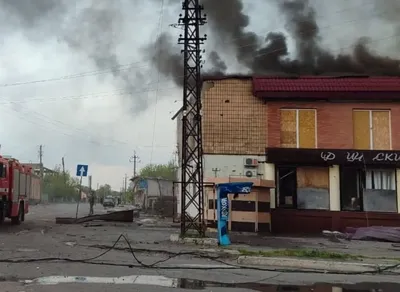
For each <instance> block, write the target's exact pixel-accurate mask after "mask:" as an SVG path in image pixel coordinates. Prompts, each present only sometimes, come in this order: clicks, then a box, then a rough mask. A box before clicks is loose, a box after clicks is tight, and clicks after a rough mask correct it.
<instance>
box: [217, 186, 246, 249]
mask: <svg viewBox="0 0 400 292" xmlns="http://www.w3.org/2000/svg"><path fill="white" fill-rule="evenodd" d="M252 186H253V183H252V182H235V183H221V184H217V185H216V190H217V220H218V225H217V227H218V244H219V245H222V246H224V245H230V244H231V241H230V239H229V235H228V222H229V198H228V194H235V195H238V194H249V193H250V192H251V188H252Z"/></svg>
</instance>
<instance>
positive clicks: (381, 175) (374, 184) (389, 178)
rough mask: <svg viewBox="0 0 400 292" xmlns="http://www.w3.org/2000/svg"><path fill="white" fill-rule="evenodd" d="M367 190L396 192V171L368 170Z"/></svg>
mask: <svg viewBox="0 0 400 292" xmlns="http://www.w3.org/2000/svg"><path fill="white" fill-rule="evenodd" d="M365 188H366V189H367V190H396V175H395V171H394V170H367V171H366V174H365Z"/></svg>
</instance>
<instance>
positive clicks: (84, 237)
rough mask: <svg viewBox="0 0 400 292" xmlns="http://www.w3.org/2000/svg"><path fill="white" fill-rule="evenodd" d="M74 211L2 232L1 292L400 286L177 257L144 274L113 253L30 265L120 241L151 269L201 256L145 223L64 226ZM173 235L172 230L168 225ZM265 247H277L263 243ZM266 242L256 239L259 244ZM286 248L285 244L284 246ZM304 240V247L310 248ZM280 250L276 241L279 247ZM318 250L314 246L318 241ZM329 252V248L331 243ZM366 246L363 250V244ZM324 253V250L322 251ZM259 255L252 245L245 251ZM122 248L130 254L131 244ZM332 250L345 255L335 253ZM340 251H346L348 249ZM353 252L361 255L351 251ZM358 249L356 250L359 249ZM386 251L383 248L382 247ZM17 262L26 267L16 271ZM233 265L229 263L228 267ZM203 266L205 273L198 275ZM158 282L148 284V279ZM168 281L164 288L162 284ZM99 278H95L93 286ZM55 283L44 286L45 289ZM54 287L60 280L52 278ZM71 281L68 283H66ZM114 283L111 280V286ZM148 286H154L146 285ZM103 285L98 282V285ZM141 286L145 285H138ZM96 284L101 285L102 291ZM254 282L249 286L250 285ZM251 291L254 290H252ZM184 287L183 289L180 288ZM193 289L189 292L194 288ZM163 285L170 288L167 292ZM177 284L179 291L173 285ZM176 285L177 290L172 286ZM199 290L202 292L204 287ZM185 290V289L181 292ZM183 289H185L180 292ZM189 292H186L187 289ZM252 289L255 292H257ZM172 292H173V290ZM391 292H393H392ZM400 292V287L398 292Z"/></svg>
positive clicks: (37, 216)
mask: <svg viewBox="0 0 400 292" xmlns="http://www.w3.org/2000/svg"><path fill="white" fill-rule="evenodd" d="M75 208H76V206H75V205H73V204H62V205H61V204H59V205H44V206H40V205H39V206H33V207H32V208H31V213H30V214H29V216H27V218H26V222H24V223H22V224H21V225H20V226H11V225H10V224H6V225H4V226H1V227H0V281H1V282H2V283H1V291H7V292H17V291H18V292H20V291H25V292H28V291H29V292H42V291H43V292H47V291H60V292H64V291H193V290H191V289H190V288H189V287H193V285H195V284H193V283H192V282H193V280H198V281H200V282H195V283H196V285H200V286H201V285H202V287H203V288H204V290H203V291H235V290H236V289H233V288H234V287H221V286H223V285H222V284H221V283H224V284H232V283H234V282H235V283H238V282H239V283H242V284H241V285H240V284H237V285H236V286H235V287H236V288H237V291H257V289H258V291H262V290H261V288H257V287H258V286H257V285H261V284H260V283H264V284H265V283H268V284H313V283H315V282H326V283H357V282H377V283H379V282H393V283H395V282H400V279H399V277H398V276H361V275H357V276H344V275H331V274H329V273H327V274H312V273H306V274H304V273H281V272H273V271H271V272H268V271H261V270H251V269H240V268H235V269H226V268H227V266H224V267H222V266H221V265H222V264H221V262H218V261H214V260H212V259H209V258H199V257H196V256H193V255H186V256H180V257H174V258H171V259H169V260H168V261H166V262H165V263H162V267H163V268H144V267H143V266H138V265H137V261H136V260H135V259H134V258H133V256H132V254H131V253H130V252H128V251H126V250H112V251H110V252H107V253H106V254H105V255H103V256H101V257H100V258H98V259H96V264H88V263H83V262H65V261H63V262H51V261H42V262H39V261H35V262H27V260H29V259H33V258H36V259H37V258H44V257H54V258H69V259H80V260H82V259H87V258H92V257H96V256H98V255H99V254H101V253H103V252H105V251H106V249H105V248H107V246H111V245H113V243H114V242H115V240H116V239H117V238H118V236H119V235H120V234H125V235H126V236H127V237H128V238H129V242H130V243H131V244H132V245H133V247H134V248H135V249H138V248H141V249H150V250H157V252H145V251H141V252H136V253H135V256H136V257H137V259H138V260H139V261H141V262H142V263H144V264H145V265H149V264H152V263H154V262H156V261H159V260H162V259H167V258H168V257H169V256H168V254H166V253H167V252H179V251H191V250H193V251H194V250H199V249H201V248H203V247H199V246H197V247H196V246H183V245H176V244H173V243H171V242H169V236H170V234H171V233H176V232H178V230H177V229H174V228H161V227H159V228H154V227H146V224H137V223H135V222H134V223H129V224H125V223H104V224H97V223H96V224H93V225H89V226H87V227H85V225H56V224H55V223H54V218H55V217H56V216H60V217H64V216H65V217H68V216H74V215H75ZM80 209H81V212H82V213H81V214H82V215H87V212H88V210H89V207H88V205H85V204H83V205H82V206H81V208H80ZM95 211H96V212H105V211H104V208H102V207H101V206H96V210H95ZM165 226H166V227H168V224H166V225H165ZM261 239H262V240H270V239H263V238H261ZM257 240H260V238H255V241H257ZM277 240H278V239H277ZM294 240H296V241H298V242H300V246H302V247H304V246H309V239H294ZM303 240H304V241H303ZM271 242H272V241H271ZM311 242H313V241H311ZM323 244H328V243H325V242H323ZM362 244H363V243H362ZM314 245H319V243H314ZM239 246H241V247H246V248H261V245H260V246H256V247H255V246H254V245H253V247H251V246H250V244H249V243H244V242H241V244H240V245H239ZM117 247H120V248H121V249H122V248H126V247H127V244H126V243H125V244H121V245H120V244H118V245H117ZM331 248H338V246H336V245H334V246H333V247H331ZM340 248H344V247H341V246H340ZM351 248H353V247H351ZM354 248H355V247H354ZM374 248H378V247H374ZM11 260H14V261H15V260H18V261H19V262H16V263H11V262H10V261H11ZM224 261H226V262H229V259H224ZM193 265H196V266H197V267H198V268H199V267H201V269H200V268H199V269H196V270H193V269H190V267H193ZM146 275H147V276H154V277H153V278H148V279H147V278H144V279H145V280H143V276H146ZM50 276H69V277H78V278H73V279H75V280H74V281H77V282H79V283H62V284H58V285H57V286H54V285H38V284H35V283H30V284H24V283H22V282H21V281H32V280H35V279H37V278H41V277H50ZM132 276H139V277H137V279H136V278H135V277H132ZM160 276H164V277H166V278H165V279H164V282H162V281H161V282H160V281H159V280H157V279H158V278H159V277H160ZM86 277H95V278H86ZM120 277H128V278H123V279H132V278H134V279H136V282H134V283H133V282H129V281H130V280H126V281H127V284H105V283H104V282H106V281H117V282H118V281H120V280H121V278H120ZM46 279H49V278H44V279H42V280H43V281H45V280H46ZM50 279H53V278H50ZM65 279H67V278H65ZM65 279H64V280H65ZM110 279H111V280H110ZM146 279H147V280H146ZM96 281H97V282H96ZM140 281H141V284H140V283H138V282H140ZM93 282H96V283H97V284H94V283H93ZM170 282H171V283H172V284H173V285H175V286H173V287H172V286H171V287H172V288H168V287H163V286H162V284H160V283H164V284H165V283H170ZM244 282H246V283H244ZM247 282H249V283H251V285H250V284H249V283H247ZM177 283H178V284H177ZM188 283H189V284H190V283H191V284H190V285H189V284H188ZM164 284H163V285H164ZM172 284H171V285H172ZM168 285H169V284H168ZM196 285H195V286H196ZM177 286H178V287H177ZM180 287H183V288H180ZM185 287H186V288H185ZM250 288H252V289H253V290H251V289H250ZM171 289H172V290H171ZM385 291H386V290H385ZM395 291H398V287H397V290H395Z"/></svg>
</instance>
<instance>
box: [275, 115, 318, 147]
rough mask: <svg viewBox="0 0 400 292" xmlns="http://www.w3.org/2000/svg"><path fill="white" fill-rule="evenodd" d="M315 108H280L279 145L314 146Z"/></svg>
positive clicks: (315, 140)
mask: <svg viewBox="0 0 400 292" xmlns="http://www.w3.org/2000/svg"><path fill="white" fill-rule="evenodd" d="M316 142H317V139H316V110H315V109H282V110H281V147H283V148H316V147H317V145H316V144H317V143H316Z"/></svg>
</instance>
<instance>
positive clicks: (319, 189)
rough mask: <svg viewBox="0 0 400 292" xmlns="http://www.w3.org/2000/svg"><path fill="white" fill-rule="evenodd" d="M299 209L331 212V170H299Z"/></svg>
mask: <svg viewBox="0 0 400 292" xmlns="http://www.w3.org/2000/svg"><path fill="white" fill-rule="evenodd" d="M297 207H298V208H299V209H324V210H329V168H328V167H298V168H297Z"/></svg>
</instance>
